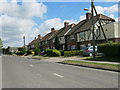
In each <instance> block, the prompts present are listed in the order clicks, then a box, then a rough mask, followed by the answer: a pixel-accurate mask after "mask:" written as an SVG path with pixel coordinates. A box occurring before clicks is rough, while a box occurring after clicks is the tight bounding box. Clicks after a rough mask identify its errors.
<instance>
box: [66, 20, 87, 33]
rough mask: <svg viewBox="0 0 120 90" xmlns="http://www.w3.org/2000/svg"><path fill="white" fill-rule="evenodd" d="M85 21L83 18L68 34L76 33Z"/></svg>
mask: <svg viewBox="0 0 120 90" xmlns="http://www.w3.org/2000/svg"><path fill="white" fill-rule="evenodd" d="M84 23H85V20H82V21H81V22H79V23H78V24H76V25H75V26H74V27H73V28H72V29H71V30H70V31H69V32H68V33H67V34H66V35H70V34H72V33H74V32H75V31H76V30H77V29H79V28H80V27H81V26H82V25H83V24H84Z"/></svg>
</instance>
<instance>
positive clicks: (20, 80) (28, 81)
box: [2, 56, 118, 88]
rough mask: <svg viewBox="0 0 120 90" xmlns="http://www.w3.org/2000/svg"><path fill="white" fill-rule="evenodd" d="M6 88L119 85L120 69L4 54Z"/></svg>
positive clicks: (3, 83)
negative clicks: (111, 69) (73, 64)
mask: <svg viewBox="0 0 120 90" xmlns="http://www.w3.org/2000/svg"><path fill="white" fill-rule="evenodd" d="M2 87H3V88H118V73H117V72H112V71H105V70H98V69H91V68H85V67H77V66H71V65H63V64H58V63H54V62H48V61H45V60H43V59H41V60H35V59H27V58H25V57H24V58H23V57H18V56H3V57H2Z"/></svg>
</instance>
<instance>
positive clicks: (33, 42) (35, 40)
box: [28, 38, 41, 46]
mask: <svg viewBox="0 0 120 90" xmlns="http://www.w3.org/2000/svg"><path fill="white" fill-rule="evenodd" d="M40 40H41V38H37V39H34V40H32V41H31V42H30V43H29V44H28V46H29V45H33V44H35V43H36V42H38V41H40Z"/></svg>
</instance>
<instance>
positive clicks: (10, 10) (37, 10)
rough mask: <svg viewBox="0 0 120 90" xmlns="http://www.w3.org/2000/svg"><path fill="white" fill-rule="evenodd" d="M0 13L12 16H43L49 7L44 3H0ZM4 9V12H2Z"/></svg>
mask: <svg viewBox="0 0 120 90" xmlns="http://www.w3.org/2000/svg"><path fill="white" fill-rule="evenodd" d="M1 4H2V7H1V8H0V13H5V14H7V15H9V16H12V17H18V18H32V17H33V16H36V17H40V18H43V15H44V14H45V13H46V12H47V7H46V6H45V5H44V4H43V3H27V2H26V3H23V4H22V5H18V4H17V3H15V2H5V3H0V5H1ZM1 11H2V12H1Z"/></svg>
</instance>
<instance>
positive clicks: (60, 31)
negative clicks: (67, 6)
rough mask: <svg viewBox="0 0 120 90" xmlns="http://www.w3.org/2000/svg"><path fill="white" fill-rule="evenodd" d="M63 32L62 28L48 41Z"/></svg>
mask: <svg viewBox="0 0 120 90" xmlns="http://www.w3.org/2000/svg"><path fill="white" fill-rule="evenodd" d="M63 30H64V27H63V28H61V29H59V30H58V31H57V32H56V33H55V34H54V35H53V37H52V38H50V39H53V38H55V37H57V36H58V34H60V33H61V32H62V31H63Z"/></svg>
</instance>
